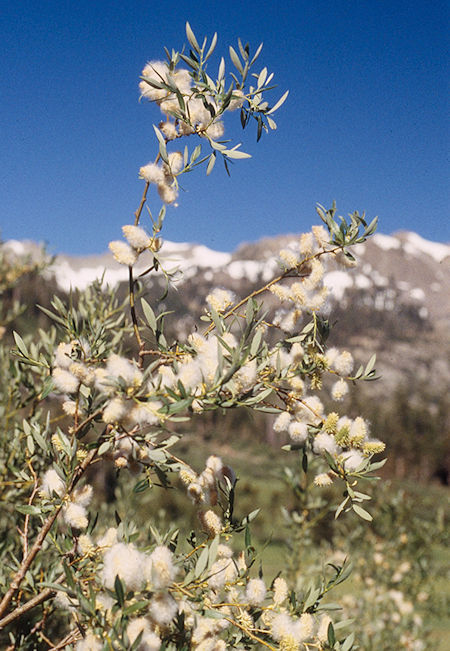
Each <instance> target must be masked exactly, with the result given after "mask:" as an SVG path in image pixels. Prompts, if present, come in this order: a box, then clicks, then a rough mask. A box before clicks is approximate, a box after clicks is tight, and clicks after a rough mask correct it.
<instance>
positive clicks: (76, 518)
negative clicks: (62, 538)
mask: <svg viewBox="0 0 450 651" xmlns="http://www.w3.org/2000/svg"><path fill="white" fill-rule="evenodd" d="M62 514H63V518H64V521H65V522H66V523H67V524H68V525H69V526H71V527H73V528H74V529H86V527H87V526H88V519H87V516H86V509H85V508H84V506H82V505H81V504H76V503H75V502H69V503H68V504H67V505H66V506H65V507H64V508H63V510H62Z"/></svg>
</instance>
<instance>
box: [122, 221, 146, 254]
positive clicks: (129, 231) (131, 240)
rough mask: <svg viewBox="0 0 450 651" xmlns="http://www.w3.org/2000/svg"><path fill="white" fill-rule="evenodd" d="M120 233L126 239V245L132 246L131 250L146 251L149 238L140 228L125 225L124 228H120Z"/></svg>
mask: <svg viewBox="0 0 450 651" xmlns="http://www.w3.org/2000/svg"><path fill="white" fill-rule="evenodd" d="M122 232H123V234H124V236H125V237H126V239H127V241H128V244H129V245H130V246H132V247H133V249H137V250H141V249H146V248H148V247H149V246H150V244H151V238H150V237H149V236H148V235H147V233H146V232H145V231H144V229H143V228H141V227H140V226H134V225H133V224H126V225H125V226H122Z"/></svg>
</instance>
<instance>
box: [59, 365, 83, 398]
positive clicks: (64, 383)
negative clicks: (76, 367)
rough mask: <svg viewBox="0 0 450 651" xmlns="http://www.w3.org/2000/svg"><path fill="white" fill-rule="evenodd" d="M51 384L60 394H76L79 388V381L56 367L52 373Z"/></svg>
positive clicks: (69, 373) (68, 372)
mask: <svg viewBox="0 0 450 651" xmlns="http://www.w3.org/2000/svg"><path fill="white" fill-rule="evenodd" d="M52 377H53V382H54V383H55V386H56V388H57V389H58V390H59V391H61V393H76V392H77V391H78V388H79V386H80V380H79V379H78V378H77V377H75V375H73V373H71V372H70V371H67V370H66V369H64V368H59V367H56V368H54V369H53V373H52Z"/></svg>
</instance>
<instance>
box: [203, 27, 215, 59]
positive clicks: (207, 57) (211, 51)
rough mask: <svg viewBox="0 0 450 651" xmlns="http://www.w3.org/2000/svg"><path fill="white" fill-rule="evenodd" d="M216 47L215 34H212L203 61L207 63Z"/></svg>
mask: <svg viewBox="0 0 450 651" xmlns="http://www.w3.org/2000/svg"><path fill="white" fill-rule="evenodd" d="M216 45H217V32H214V36H213V37H212V41H211V45H210V46H209V50H208V52H207V54H206V56H205V59H204V60H205V61H208V59H209V57H210V56H211V54H212V53H213V52H214V50H215V48H216Z"/></svg>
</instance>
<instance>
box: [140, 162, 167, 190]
mask: <svg viewBox="0 0 450 651" xmlns="http://www.w3.org/2000/svg"><path fill="white" fill-rule="evenodd" d="M139 176H140V177H141V178H142V179H144V181H147V182H148V183H155V184H156V185H158V184H159V183H164V179H165V175H164V170H163V168H162V167H161V166H160V165H156V163H148V165H144V166H143V167H141V168H140V170H139Z"/></svg>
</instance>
